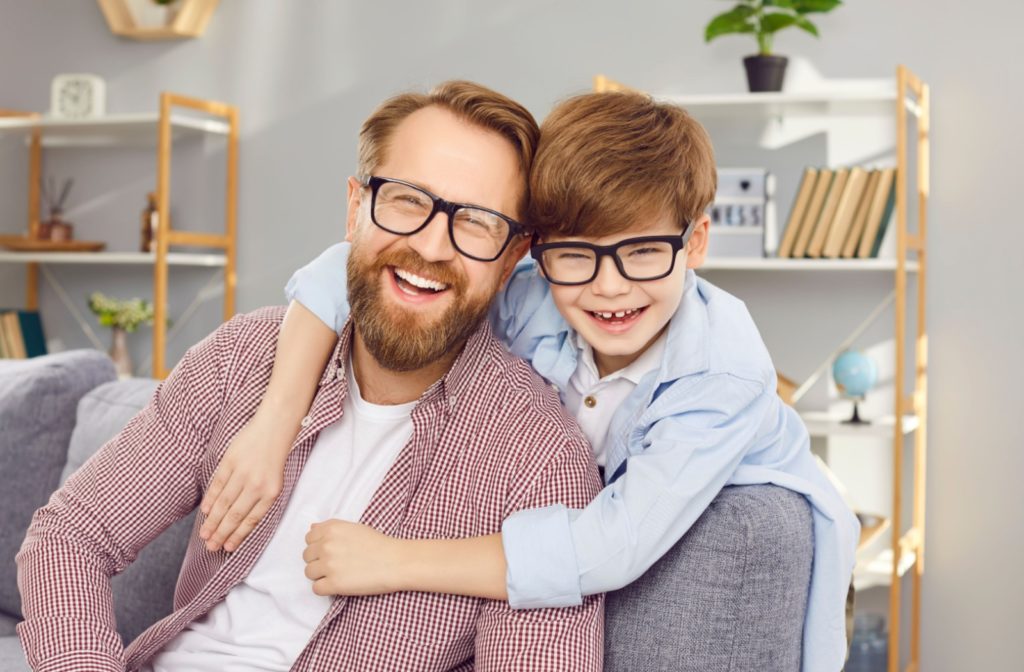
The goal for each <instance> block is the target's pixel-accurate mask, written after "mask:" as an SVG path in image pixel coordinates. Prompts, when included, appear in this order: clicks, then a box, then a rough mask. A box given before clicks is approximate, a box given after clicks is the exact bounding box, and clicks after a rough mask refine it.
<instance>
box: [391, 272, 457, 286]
mask: <svg viewBox="0 0 1024 672" xmlns="http://www.w3.org/2000/svg"><path fill="white" fill-rule="evenodd" d="M395 275H397V276H398V277H399V278H401V279H402V280H404V281H405V282H407V283H409V284H410V285H412V286H413V287H419V288H420V289H431V290H433V291H435V292H441V291H444V290H446V289H448V285H445V284H442V283H440V282H435V281H434V280H427V279H426V278H421V277H420V276H418V275H415V274H413V273H410V272H409V271H403V270H402V269H400V268H396V269H395Z"/></svg>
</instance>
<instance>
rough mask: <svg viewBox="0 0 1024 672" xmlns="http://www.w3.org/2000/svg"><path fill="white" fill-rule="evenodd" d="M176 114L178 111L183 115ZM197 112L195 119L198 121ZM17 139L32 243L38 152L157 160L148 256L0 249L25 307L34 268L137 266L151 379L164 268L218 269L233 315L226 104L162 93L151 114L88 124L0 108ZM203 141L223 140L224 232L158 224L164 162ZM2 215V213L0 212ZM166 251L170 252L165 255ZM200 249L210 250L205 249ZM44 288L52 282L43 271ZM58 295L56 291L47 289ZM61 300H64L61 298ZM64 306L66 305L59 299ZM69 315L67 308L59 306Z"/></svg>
mask: <svg viewBox="0 0 1024 672" xmlns="http://www.w3.org/2000/svg"><path fill="white" fill-rule="evenodd" d="M181 110H184V111H185V112H184V113H183V112H182V111H181ZM200 115H203V116H200ZM9 134H20V135H23V136H24V137H25V141H26V144H27V146H28V154H29V156H28V167H29V179H28V192H29V193H28V223H27V226H26V228H25V230H24V231H23V232H21V234H20V235H18V236H12V235H7V236H0V242H3V239H5V238H14V237H17V238H24V237H26V236H27V237H29V238H34V237H36V232H37V230H38V228H39V222H40V215H39V212H40V193H39V178H40V174H41V170H40V167H41V163H42V152H43V150H44V149H45V148H48V147H70V148H81V149H83V150H88V149H91V148H98V147H115V146H116V147H147V148H152V149H154V150H155V156H156V162H157V184H156V189H155V192H156V195H157V196H156V202H157V212H158V214H157V216H158V221H159V222H161V224H160V225H158V227H157V232H156V235H155V238H154V248H155V249H154V251H153V252H152V253H147V252H22V251H17V252H13V251H3V250H0V263H9V264H25V266H26V273H27V282H26V286H27V289H26V298H25V306H26V308H27V309H29V310H37V309H38V307H39V273H40V270H41V269H40V265H51V264H75V265H85V266H102V267H112V266H116V265H142V266H152V268H153V309H154V314H155V316H154V321H153V344H152V345H153V354H152V366H153V376H154V377H155V378H165V377H166V376H167V374H168V372H169V370H168V367H167V361H166V347H167V317H168V313H167V291H168V289H167V288H168V279H169V278H168V271H169V269H170V267H172V266H173V267H193V268H212V269H221V271H222V273H223V280H222V284H223V294H224V313H223V314H224V319H225V320H227V319H229V318H230V317H231V316H232V315H234V312H235V286H236V283H237V276H236V271H235V268H236V249H237V202H238V109H237V108H236V107H234V106H232V105H227V104H224V103H219V102H214V101H210V100H203V99H199V98H190V97H187V96H183V95H179V94H175V93H170V92H164V93H161V94H160V98H159V109H158V111H156V112H148V113H143V114H120V115H106V116H103V117H99V118H93V119H62V118H52V117H47V116H44V115H41V114H37V113H32V112H17V111H12V110H2V109H0V136H3V135H9ZM205 136H221V137H223V138H225V140H226V141H227V151H226V156H227V180H226V185H225V208H224V228H223V230H222V231H219V232H194V231H184V230H180V229H175V228H172V227H171V226H164V225H163V224H162V223H163V222H170V200H169V199H170V186H171V158H172V149H173V145H174V144H175V143H177V142H182V141H188V140H190V139H198V138H202V137H205ZM0 215H2V213H0ZM172 247H174V248H175V250H174V251H171V248H172ZM207 250H214V252H209V251H207ZM46 275H47V278H48V280H50V282H51V284H53V283H54V282H55V281H54V280H52V279H51V278H52V276H50V275H49V274H46ZM54 289H55V290H57V294H58V296H59V297H64V296H65V293H64V292H63V290H62V289H60V288H59V287H57V286H55V287H54ZM62 301H64V299H63V298H62ZM65 304H67V301H65ZM67 307H68V309H69V310H72V311H74V307H73V306H71V305H67Z"/></svg>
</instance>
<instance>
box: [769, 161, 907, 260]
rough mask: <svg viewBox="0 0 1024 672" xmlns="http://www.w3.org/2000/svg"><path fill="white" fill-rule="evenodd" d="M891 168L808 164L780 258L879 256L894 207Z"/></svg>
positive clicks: (795, 201) (794, 204)
mask: <svg viewBox="0 0 1024 672" xmlns="http://www.w3.org/2000/svg"><path fill="white" fill-rule="evenodd" d="M895 177H896V169H895V168H881V169H877V170H869V169H866V168H863V167H856V166H855V167H852V168H842V167H841V168H834V169H833V168H820V169H818V168H807V169H806V170H805V171H804V175H803V179H802V180H801V182H800V187H799V188H798V189H797V195H796V198H795V199H794V201H793V208H792V210H791V211H790V213H789V219H788V221H787V223H786V230H785V231H784V232H783V234H782V242H781V244H780V245H779V252H778V256H779V257H786V258H796V259H802V258H805V257H807V258H812V259H817V258H825V259H839V258H843V259H851V258H857V259H871V258H876V257H878V253H879V248H880V247H881V244H882V239H883V238H884V237H885V233H886V230H887V228H888V225H889V220H890V219H891V218H892V212H893V209H894V207H895V195H896V192H895V182H896V180H895Z"/></svg>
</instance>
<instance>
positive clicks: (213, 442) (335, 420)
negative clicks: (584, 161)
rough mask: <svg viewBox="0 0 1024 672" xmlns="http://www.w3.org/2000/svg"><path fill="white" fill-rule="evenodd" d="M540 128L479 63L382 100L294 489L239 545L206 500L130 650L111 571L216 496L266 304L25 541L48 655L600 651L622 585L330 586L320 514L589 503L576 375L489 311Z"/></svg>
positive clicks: (254, 366) (583, 662)
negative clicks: (173, 577) (503, 339)
mask: <svg viewBox="0 0 1024 672" xmlns="http://www.w3.org/2000/svg"><path fill="white" fill-rule="evenodd" d="M537 135H538V132H537V127H536V124H535V122H534V121H533V119H532V118H531V117H530V115H529V113H528V112H527V111H526V110H525V109H523V108H522V107H521V106H519V105H518V104H516V103H514V102H512V101H510V100H508V99H507V98H504V97H503V96H500V95H498V94H496V93H494V92H492V91H489V90H487V89H484V88H482V87H480V86H477V85H474V84H470V83H464V82H453V83H448V84H446V85H442V86H441V87H439V88H438V89H435V91H433V92H432V93H431V94H429V95H426V96H417V95H405V96H399V97H397V98H394V99H392V100H390V101H388V102H386V103H385V104H384V105H382V106H381V107H380V108H378V110H377V111H375V112H374V113H373V115H371V117H370V118H369V119H368V120H367V121H366V123H365V124H364V126H363V129H362V131H361V134H360V152H359V171H360V174H361V176H360V179H359V180H357V179H355V178H352V179H350V180H349V183H348V189H349V201H348V207H349V211H348V221H347V236H346V238H347V239H348V240H350V241H351V242H352V255H351V261H350V263H349V264H348V278H349V287H350V293H349V301H350V303H351V305H352V319H351V320H350V322H349V323H348V324H347V325H346V328H345V329H344V330H343V332H342V334H341V338H340V339H339V340H338V343H337V346H336V347H335V349H334V351H333V354H332V355H331V358H330V360H329V361H328V363H327V366H326V368H325V369H324V371H323V375H322V376H321V379H320V386H319V389H318V391H317V394H316V397H315V398H314V400H313V403H312V408H311V411H310V413H309V415H307V416H306V417H305V418H303V419H302V422H301V426H302V429H301V431H300V432H299V435H298V437H297V439H296V442H295V444H294V447H293V449H292V451H291V453H290V454H289V455H288V460H287V463H286V465H285V481H284V487H283V490H282V493H281V495H280V496H279V497H278V499H277V500H276V501H275V503H274V505H273V507H272V508H271V509H270V511H269V513H268V514H267V515H266V516H265V517H264V519H263V520H262V521H261V522H260V523H259V524H258V525H257V526H256V528H255V530H253V532H252V534H250V536H249V537H248V538H247V539H246V541H245V542H244V543H243V544H242V545H241V546H240V547H239V548H238V549H237V550H235V551H234V552H233V553H230V554H229V553H227V552H224V551H221V552H217V553H211V552H209V551H208V550H206V549H205V547H204V545H203V542H202V540H201V539H200V537H199V536H198V534H197V530H198V529H199V527H200V526H201V525H202V520H203V518H204V517H203V516H202V515H200V516H197V521H196V527H195V529H194V530H193V535H192V538H191V539H190V545H189V548H188V551H187V553H186V556H185V562H184V565H183V567H182V570H181V574H180V577H179V581H178V587H177V592H176V595H175V604H174V612H173V613H172V614H171V615H170V616H168V617H167V618H165V619H163V620H162V621H160V622H158V623H156V624H155V625H154V626H152V627H151V628H150V629H149V630H147V631H146V632H145V633H143V634H142V635H141V636H140V637H139V638H138V639H136V640H135V641H134V642H132V643H131V644H130V645H129V646H128V648H127V649H126V650H122V646H121V642H120V641H119V639H118V635H117V633H116V631H115V629H114V623H113V615H112V613H113V612H112V605H111V592H110V584H109V577H110V576H111V575H113V574H115V573H117V572H119V571H121V570H122V569H124V567H126V566H127V565H128V564H129V563H130V562H131V561H132V560H133V559H134V557H135V556H136V554H137V553H138V551H139V550H140V549H141V548H142V547H143V546H145V544H146V543H147V542H149V541H150V540H151V539H153V538H154V537H155V536H157V535H158V534H159V533H160V532H161V531H162V530H163V529H165V528H166V527H167V526H169V525H170V524H171V523H172V522H174V521H175V520H177V519H179V518H181V517H182V516H184V515H186V514H187V513H188V512H190V511H191V510H192V509H193V508H195V507H196V505H197V504H198V503H199V501H200V499H201V498H202V495H203V491H204V489H205V488H206V487H207V486H208V485H209V483H210V480H211V478H212V476H213V473H214V471H215V469H216V467H217V464H218V461H219V459H220V456H221V455H222V454H223V452H224V450H225V449H226V448H227V446H228V444H229V443H230V441H231V439H232V437H234V436H235V434H236V433H237V432H238V431H239V430H240V429H241V428H242V427H243V426H244V425H245V424H246V423H247V422H248V421H249V420H250V419H251V418H252V415H253V413H254V411H255V409H256V406H257V404H258V402H259V400H260V398H261V397H262V395H263V391H264V389H265V388H266V386H267V381H268V377H269V373H270V370H271V366H272V364H273V358H274V351H275V345H276V339H277V334H278V328H279V324H280V321H281V320H282V318H283V309H264V310H260V311H256V312H254V313H251V314H249V315H244V316H238V317H236V318H234V319H232V320H231V321H230V322H228V323H227V324H225V325H223V326H222V327H221V328H219V329H218V330H217V331H216V332H214V333H213V334H212V335H211V336H209V337H208V338H207V339H205V340H204V341H203V342H201V343H200V344H199V345H197V346H195V347H194V348H192V349H191V350H189V352H188V353H187V354H186V355H185V357H184V358H183V360H182V361H181V363H179V365H178V366H177V367H176V368H175V370H174V371H173V372H172V374H171V376H170V377H169V378H168V379H167V380H166V381H165V382H164V383H163V384H162V385H161V386H160V388H159V389H158V390H157V392H156V393H155V395H154V397H153V400H152V401H151V403H150V405H149V406H148V407H147V408H146V409H144V410H143V411H142V412H141V413H140V414H139V415H138V416H136V417H135V418H134V419H133V420H132V421H131V422H130V423H129V424H128V426H127V427H126V428H125V429H124V430H123V431H122V432H121V433H120V434H119V435H118V436H117V437H116V438H115V439H113V440H112V441H111V442H110V443H108V444H107V445H106V446H104V447H103V448H102V449H101V450H100V451H99V452H98V453H97V454H96V455H95V456H94V457H93V458H92V459H91V460H90V461H89V462H88V463H86V465H85V466H83V467H82V469H81V470H79V471H78V472H77V473H76V474H75V475H74V476H72V477H71V478H70V479H69V480H68V482H67V484H66V485H65V486H64V487H63V488H62V489H61V490H60V491H58V492H57V493H56V494H55V495H54V497H53V498H52V499H51V501H50V503H49V504H48V505H47V506H46V507H44V508H42V509H40V510H39V511H38V512H37V513H36V516H35V517H34V519H33V523H32V526H31V527H30V528H29V532H28V535H27V537H26V540H25V543H24V546H23V548H22V551H21V553H20V554H19V556H18V568H19V585H20V588H21V592H22V596H23V602H24V614H25V622H23V623H21V624H20V625H19V626H18V632H19V635H20V636H21V638H22V641H23V643H24V645H25V649H26V651H27V654H28V658H29V662H30V664H31V665H32V666H33V667H34V668H36V669H40V670H65V669H66V670H82V669H90V670H124V669H130V670H136V669H144V670H153V671H155V672H164V671H165V670H177V669H187V670H200V671H204V670H210V671H212V670H217V671H218V672H223V671H228V670H289V669H291V670H360V671H362V670H450V669H458V670H470V669H474V666H475V669H480V670H492V669H493V670H511V669H523V670H545V669H551V670H597V669H600V666H601V658H602V653H603V651H602V627H603V612H602V604H601V601H600V598H591V599H588V600H587V601H586V602H585V603H584V604H583V605H582V606H580V607H575V608H573V609H568V610H566V609H561V610H551V611H549V610H536V611H529V612H514V611H512V610H511V609H510V608H509V607H508V605H507V604H505V603H503V602H491V601H485V600H479V599H473V598H466V597H456V596H448V595H435V594H426V593H401V594H393V595H385V596H378V597H370V598H330V597H327V595H328V594H329V593H330V592H331V591H330V590H329V585H330V580H331V574H330V553H331V545H330V533H331V525H330V523H329V522H328V523H322V521H325V520H329V519H332V518H340V519H349V520H355V519H359V520H361V522H364V523H366V524H369V525H372V526H374V527H376V528H377V529H380V530H381V531H383V532H386V533H389V534H394V535H397V536H404V537H410V538H424V537H457V536H469V535H478V534H486V533H493V532H496V531H498V530H499V529H500V527H501V522H502V520H503V519H504V518H505V517H507V516H508V515H509V514H510V513H512V512H513V511H515V510H518V509H522V508H528V507H537V506H545V505H549V504H553V503H563V504H565V505H566V506H569V507H574V508H580V507H582V506H583V505H585V504H586V502H587V501H589V500H590V498H591V497H593V495H594V494H595V493H596V492H597V490H598V488H599V481H598V478H597V473H596V469H595V467H594V465H593V463H592V461H591V458H590V452H589V449H588V446H587V444H586V441H585V439H583V437H582V434H581V432H580V431H579V429H578V427H577V426H576V425H575V424H574V423H573V422H572V421H571V420H570V419H568V417H567V416H566V415H565V413H564V411H563V410H562V409H561V405H560V403H559V400H558V398H557V396H556V395H555V394H554V392H553V391H552V390H550V389H549V388H547V386H546V385H545V384H544V383H543V381H541V380H540V379H539V378H538V377H537V376H536V374H534V373H533V372H532V371H531V370H530V369H529V367H528V366H527V365H526V364H525V363H523V362H521V361H519V360H516V359H514V358H512V357H511V356H510V355H508V354H507V352H506V351H505V350H504V349H503V347H502V346H500V345H499V344H498V343H497V341H495V340H494V338H493V337H492V335H491V334H490V331H489V329H488V327H487V326H486V323H485V321H484V317H485V315H486V312H487V309H488V306H489V303H490V301H491V299H492V298H493V296H494V294H495V293H496V292H497V290H498V289H499V288H500V287H501V286H502V285H503V284H504V281H505V280H506V279H507V278H508V276H509V274H510V273H511V271H512V269H513V266H514V264H515V262H516V261H517V260H518V258H519V257H520V256H522V254H523V252H524V251H525V247H526V245H527V244H528V239H527V238H526V237H525V236H524V235H522V234H523V230H522V227H521V226H520V225H519V224H518V223H517V222H516V220H515V217H517V216H518V215H519V213H521V212H522V208H523V205H524V203H525V198H526V194H525V184H526V176H527V174H528V170H529V164H530V161H531V159H532V154H533V148H534V144H535V142H536V139H537ZM503 213H507V214H503ZM316 523H322V524H316ZM311 525H312V531H310V527H311ZM307 533H308V536H307ZM307 543H308V546H307ZM307 563H308V564H307Z"/></svg>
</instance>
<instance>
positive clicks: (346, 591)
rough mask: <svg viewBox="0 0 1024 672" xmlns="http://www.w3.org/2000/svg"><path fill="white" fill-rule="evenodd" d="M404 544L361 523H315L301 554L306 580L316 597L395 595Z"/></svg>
mask: <svg viewBox="0 0 1024 672" xmlns="http://www.w3.org/2000/svg"><path fill="white" fill-rule="evenodd" d="M402 543H403V541H402V540H400V539H393V538H391V537H389V536H387V535H384V534H381V533H380V532H378V531H377V530H375V529H373V528H372V527H368V526H366V525H362V524H360V523H350V522H347V521H344V520H328V521H326V522H323V523H313V525H312V526H311V527H310V529H309V533H308V534H307V535H306V550H305V552H303V554H302V559H303V560H305V561H306V578H308V579H309V580H310V581H312V582H313V592H314V593H316V594H317V595H382V594H385V593H393V592H395V591H396V590H398V588H397V587H395V586H394V585H393V582H394V579H395V578H396V574H397V572H396V571H395V567H396V565H397V561H396V560H397V557H398V553H399V552H400V548H401V544H402Z"/></svg>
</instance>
